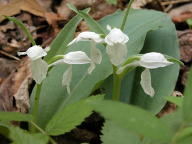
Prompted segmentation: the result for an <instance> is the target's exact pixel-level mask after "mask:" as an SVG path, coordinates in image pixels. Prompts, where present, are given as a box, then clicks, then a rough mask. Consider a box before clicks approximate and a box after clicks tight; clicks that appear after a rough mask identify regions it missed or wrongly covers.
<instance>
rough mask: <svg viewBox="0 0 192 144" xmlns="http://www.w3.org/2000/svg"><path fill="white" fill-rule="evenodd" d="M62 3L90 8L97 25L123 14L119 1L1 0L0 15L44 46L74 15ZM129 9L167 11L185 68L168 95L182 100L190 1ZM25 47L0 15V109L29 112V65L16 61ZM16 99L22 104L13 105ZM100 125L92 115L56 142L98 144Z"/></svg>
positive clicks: (191, 32)
mask: <svg viewBox="0 0 192 144" xmlns="http://www.w3.org/2000/svg"><path fill="white" fill-rule="evenodd" d="M67 3H73V4H74V5H75V6H76V7H77V8H78V9H84V8H87V7H91V12H90V14H91V16H92V17H93V18H94V19H96V20H99V19H101V18H102V17H104V16H106V15H109V14H111V13H113V12H115V11H116V10H117V9H124V8H125V6H126V4H127V0H119V1H118V3H117V5H110V4H108V3H107V2H106V1H104V0H25V1H23V0H0V15H6V16H15V17H16V18H18V19H20V20H21V21H23V22H24V24H25V25H26V26H27V27H28V28H29V30H30V32H31V33H32V35H33V37H34V39H35V41H36V43H37V44H38V45H41V46H43V47H46V46H49V44H50V43H51V42H52V40H53V39H54V38H55V37H56V35H57V34H58V32H59V31H60V30H61V29H62V28H63V26H65V24H66V23H67V22H68V21H69V20H70V19H71V18H72V17H73V16H74V15H75V14H74V13H73V12H72V11H71V10H70V9H68V7H67V6H66V4H67ZM132 6H133V7H134V8H139V9H140V8H142V9H154V10H158V11H163V12H166V13H167V14H168V15H169V16H170V17H171V19H172V21H173V22H174V23H175V26H176V29H177V35H178V40H179V46H180V54H181V57H180V59H181V61H183V62H184V64H185V66H183V67H181V69H180V74H179V79H178V82H177V85H176V88H175V91H174V93H173V95H175V96H182V92H183V89H184V87H185V82H186V79H187V73H188V70H189V68H190V66H191V64H192V29H190V28H189V26H188V24H187V23H186V20H188V19H191V18H192V0H135V2H134V3H133V5H132ZM85 30H88V27H87V25H86V23H85V22H84V21H82V22H81V23H80V25H79V26H78V29H77V33H79V32H81V31H85ZM30 46H31V43H30V41H29V40H28V39H27V37H26V36H25V35H24V34H23V32H22V30H21V29H19V28H18V27H17V26H16V25H15V24H14V23H12V22H10V21H8V20H6V19H5V18H4V17H3V16H0V110H4V111H19V112H24V113H25V112H27V111H28V108H29V102H28V100H29V95H30V92H31V90H32V88H33V86H34V83H33V81H32V79H31V72H30V71H29V63H30V61H29V59H28V58H27V57H23V58H21V59H20V58H19V57H18V56H17V52H18V51H26V50H27V49H28V48H29V47H30ZM18 95H19V96H20V97H18ZM16 100H17V101H19V100H20V101H21V103H16ZM175 108H176V106H175V105H173V104H170V103H168V104H167V105H166V106H165V108H164V109H163V110H162V112H161V113H159V115H158V116H162V115H164V114H165V113H169V112H171V111H174V110H175ZM102 123H103V119H102V118H101V117H100V116H98V114H96V113H94V114H92V115H91V116H90V117H89V118H87V119H86V120H85V122H83V124H81V125H80V126H79V127H77V128H76V129H74V130H72V131H71V132H70V133H67V134H65V135H62V136H59V137H56V138H55V139H56V140H57V141H58V142H59V144H64V143H65V144H66V143H67V144H77V143H81V142H88V143H90V144H99V143H100V140H99V134H100V129H101V126H102Z"/></svg>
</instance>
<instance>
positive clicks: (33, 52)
mask: <svg viewBox="0 0 192 144" xmlns="http://www.w3.org/2000/svg"><path fill="white" fill-rule="evenodd" d="M17 54H18V55H19V56H20V55H27V56H28V57H29V58H30V59H31V60H32V61H33V60H37V59H39V58H42V57H44V56H46V55H47V52H46V51H45V50H44V49H43V48H42V47H40V46H37V45H35V46H32V47H30V48H29V49H28V50H27V51H26V52H18V53H17Z"/></svg>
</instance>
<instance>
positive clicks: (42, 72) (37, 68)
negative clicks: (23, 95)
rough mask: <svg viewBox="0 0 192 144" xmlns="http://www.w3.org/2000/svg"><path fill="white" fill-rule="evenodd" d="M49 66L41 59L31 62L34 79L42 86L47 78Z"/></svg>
mask: <svg viewBox="0 0 192 144" xmlns="http://www.w3.org/2000/svg"><path fill="white" fill-rule="evenodd" d="M47 71H48V64H47V63H46V62H45V61H44V60H42V59H41V58H40V59H37V60H34V61H32V62H31V72H32V78H33V79H34V80H35V82H36V83H38V84H40V83H41V82H42V81H43V80H44V79H45V78H46V76H47Z"/></svg>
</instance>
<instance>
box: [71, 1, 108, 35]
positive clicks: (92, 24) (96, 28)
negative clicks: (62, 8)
mask: <svg viewBox="0 0 192 144" xmlns="http://www.w3.org/2000/svg"><path fill="white" fill-rule="evenodd" d="M67 6H68V7H69V8H70V9H71V10H73V11H74V12H76V13H77V14H78V15H80V16H81V17H82V18H83V19H84V20H85V21H86V23H87V24H88V26H89V28H90V30H91V31H95V32H97V33H99V34H105V31H104V30H103V28H102V27H101V25H100V24H99V23H98V22H97V21H95V20H94V19H93V18H92V17H91V16H89V15H88V14H87V13H85V12H84V11H81V10H80V11H78V10H77V9H76V8H75V6H74V5H72V4H67Z"/></svg>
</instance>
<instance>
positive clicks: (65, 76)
mask: <svg viewBox="0 0 192 144" xmlns="http://www.w3.org/2000/svg"><path fill="white" fill-rule="evenodd" d="M71 79H72V65H69V67H68V68H67V70H66V71H65V72H64V74H63V80H62V86H63V87H65V86H66V88H67V92H68V94H70V92H71V91H70V83H71Z"/></svg>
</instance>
